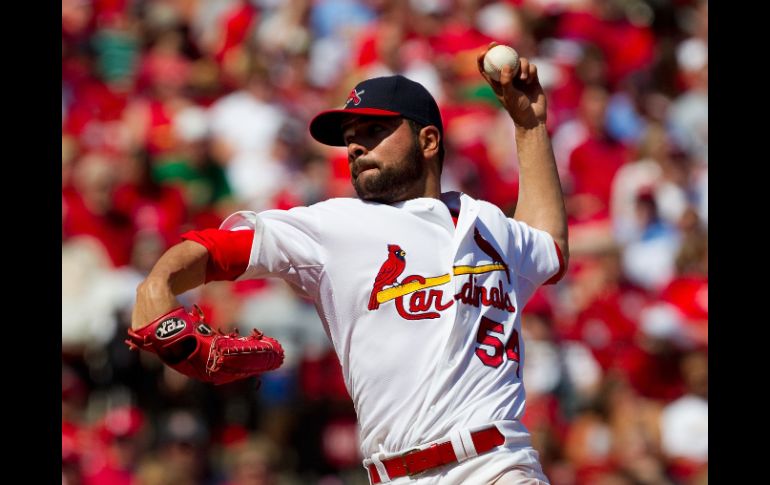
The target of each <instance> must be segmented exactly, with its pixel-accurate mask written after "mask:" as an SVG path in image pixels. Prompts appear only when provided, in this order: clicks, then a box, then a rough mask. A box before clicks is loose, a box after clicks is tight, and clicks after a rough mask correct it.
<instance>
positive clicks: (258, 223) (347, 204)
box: [221, 192, 563, 456]
mask: <svg viewBox="0 0 770 485" xmlns="http://www.w3.org/2000/svg"><path fill="white" fill-rule="evenodd" d="M450 209H452V210H454V211H459V217H457V221H456V225H455V223H453V220H452V215H451V214H450ZM221 229H223V230H242V229H248V230H253V231H254V238H253V241H252V243H251V253H250V255H249V261H248V267H247V268H246V270H245V271H244V272H243V274H241V275H240V276H239V277H238V279H241V280H242V279H252V278H262V277H267V276H275V277H279V278H283V279H285V280H286V281H288V282H289V283H290V284H291V285H292V287H293V288H295V289H296V290H297V291H298V292H299V293H301V294H303V295H304V296H308V297H310V298H311V299H312V300H313V301H314V302H315V305H316V308H317V311H318V314H319V316H320V318H321V321H322V324H323V326H324V329H325V330H326V332H327V334H328V335H329V338H330V339H331V342H332V344H333V345H334V348H335V350H336V352H337V355H338V356H339V360H340V363H341V365H342V371H343V376H344V379H345V384H346V386H347V388H348V391H349V392H350V395H351V397H352V399H353V402H354V404H355V409H356V412H357V414H358V420H359V424H360V432H361V451H362V453H363V454H364V456H370V455H372V454H373V453H375V452H379V451H383V452H388V453H390V452H399V451H405V450H408V449H410V448H411V447H414V446H417V445H419V444H422V443H426V442H428V441H432V440H435V439H439V438H442V437H445V436H447V434H448V433H449V432H450V431H452V430H455V429H458V428H468V427H474V426H480V425H484V424H487V423H491V422H501V421H502V422H505V423H506V426H503V427H501V429H503V430H504V434H506V439H508V438H511V437H514V438H516V439H519V438H522V437H525V438H526V437H528V433H527V431H526V429H525V428H524V427H523V425H521V423H520V418H521V416H522V413H523V411H524V402H525V399H524V398H525V396H524V389H523V387H522V384H521V381H522V374H521V373H522V369H523V359H524V355H525V353H524V342H523V341H522V340H521V339H520V333H521V319H520V313H521V308H522V307H523V306H524V305H525V304H526V302H527V301H528V299H529V298H530V297H531V296H532V294H533V293H534V291H535V290H536V288H537V287H538V286H540V285H541V284H543V283H545V282H546V281H549V280H550V281H551V282H553V281H555V280H556V279H558V277H560V276H561V274H562V272H563V262H562V261H561V255H560V254H559V251H558V247H557V246H556V245H555V243H554V241H553V239H552V238H551V236H550V235H549V234H547V233H546V232H544V231H540V230H537V229H534V228H532V227H529V226H528V225H526V224H524V223H522V222H519V221H515V220H513V219H510V218H507V217H505V215H504V214H503V213H502V212H501V211H500V209H498V208H497V207H495V206H494V205H492V204H489V203H486V202H483V201H477V200H474V199H473V198H471V197H469V196H467V195H465V194H460V193H457V192H448V193H444V194H442V197H441V200H437V199H430V198H418V199H412V200H408V201H405V202H399V203H395V204H392V205H386V204H377V203H370V202H365V201H362V200H359V199H331V200H328V201H325V202H321V203H318V204H315V205H313V206H310V207H298V208H294V209H291V210H288V211H281V210H270V211H265V212H261V213H259V214H257V213H254V212H237V213H235V214H233V215H231V216H230V217H228V218H227V219H226V220H225V222H224V223H223V224H222V226H221ZM235 259H244V258H235ZM382 272H386V273H387V278H385V277H383V276H380V278H379V280H378V279H377V278H378V275H380V274H381V273H382ZM376 282H378V283H377V284H376ZM373 301H376V302H377V304H373V303H372V302H373ZM514 441H516V440H514ZM517 442H521V441H517Z"/></svg>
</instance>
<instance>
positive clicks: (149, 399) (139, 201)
mask: <svg viewBox="0 0 770 485" xmlns="http://www.w3.org/2000/svg"><path fill="white" fill-rule="evenodd" d="M491 41H497V42H499V43H504V44H509V45H512V46H515V47H516V49H517V50H518V51H519V53H520V54H521V55H522V56H525V57H528V58H530V59H532V60H533V61H534V62H535V63H536V64H537V66H538V73H539V76H540V82H541V83H542V84H543V86H544V88H545V89H546V92H547V96H548V109H549V116H548V123H549V125H548V128H549V131H550V133H551V136H552V140H553V145H554V151H555V155H556V160H557V164H558V168H559V173H560V177H561V181H562V186H563V188H564V191H565V197H566V205H567V211H568V216H569V225H570V247H571V254H572V258H571V264H570V268H569V272H568V274H567V275H566V277H565V278H564V279H563V280H562V281H561V282H560V283H559V284H557V285H555V286H551V287H544V288H541V289H540V290H538V292H537V293H536V295H535V297H534V298H533V300H532V301H531V302H530V304H529V305H527V307H526V308H525V309H524V310H523V332H524V339H525V345H526V350H525V352H526V360H525V362H526V364H525V368H524V382H525V386H526V390H527V409H526V413H525V416H524V423H525V424H526V425H527V427H528V428H529V430H530V431H531V432H532V436H533V442H534V445H535V448H536V449H537V450H538V451H539V453H540V457H541V460H542V463H543V466H544V469H545V471H546V474H547V475H548V476H549V477H550V479H551V482H552V483H553V484H554V485H584V484H597V485H653V484H655V485H658V484H660V485H691V484H692V485H699V484H705V483H707V470H708V327H707V325H708V238H707V234H708V232H707V231H708V2H707V1H704V0H497V1H494V0H154V1H153V0H144V1H143V0H62V477H63V480H62V483H63V484H67V485H73V484H84V485H93V484H107V485H121V484H126V485H129V484H131V485H172V484H173V485H257V484H304V483H319V484H324V485H331V484H365V483H368V482H367V478H366V474H365V472H364V469H363V467H362V466H361V459H362V457H361V456H359V450H358V442H357V439H358V438H357V431H356V420H355V413H354V410H353V406H352V404H351V401H350V398H349V396H348V394H347V392H346V390H345V387H344V384H343V382H342V378H341V375H340V369H339V363H338V361H337V357H336V355H335V354H334V352H333V350H332V349H331V346H330V344H329V342H328V339H327V337H326V335H325V334H324V331H323V329H322V326H321V324H320V320H319V319H318V316H317V315H316V313H315V309H314V307H313V306H312V305H311V304H310V303H309V302H307V301H305V300H302V299H300V298H298V297H296V296H295V295H294V294H293V293H292V292H291V290H290V289H289V288H288V287H287V286H286V285H285V284H283V283H282V282H279V281H274V280H265V281H248V282H239V283H229V282H220V283H211V284H208V285H206V286H204V287H202V288H200V289H196V290H193V291H190V292H188V293H187V294H185V295H183V297H182V301H183V303H185V304H186V305H188V306H190V305H192V304H193V303H197V304H198V305H199V306H200V307H201V308H202V309H203V310H204V312H205V313H206V315H208V317H209V320H210V322H211V323H212V325H214V326H216V327H219V328H221V329H223V330H225V331H230V330H234V329H239V330H240V331H241V333H248V331H249V330H250V329H251V328H258V329H261V330H262V331H263V332H265V333H267V334H268V335H271V336H274V337H276V338H278V339H279V340H281V342H282V343H284V347H285V350H286V363H285V364H284V366H283V367H282V368H281V369H280V370H278V371H276V372H272V373H269V374H265V375H264V376H262V377H261V378H260V379H258V380H257V379H249V380H246V381H242V382H238V383H233V384H228V385H225V386H221V387H217V388H214V387H212V386H208V385H204V384H201V383H198V382H195V381H192V380H189V379H187V378H185V377H184V376H181V375H180V374H178V373H176V372H174V371H172V370H170V369H169V368H166V367H164V366H162V365H161V364H160V362H159V361H158V360H157V359H156V358H154V356H151V355H141V354H140V353H138V352H131V351H130V350H129V349H128V347H127V346H126V345H125V344H124V343H123V339H124V336H125V332H126V329H127V328H128V326H129V321H130V312H131V307H132V304H133V299H134V294H135V289H136V285H137V284H138V283H139V281H141V279H142V278H143V277H144V275H146V274H147V273H148V271H149V270H150V268H151V267H152V265H153V264H154V262H155V261H156V260H157V258H158V257H159V256H160V254H162V252H163V251H164V250H165V249H167V248H168V247H170V246H171V245H173V244H175V243H176V242H179V241H180V239H179V235H180V234H181V233H183V232H184V231H186V230H190V229H203V228H209V227H217V226H218V224H219V223H220V222H221V221H222V220H223V218H224V217H226V216H227V215H228V214H230V213H232V212H234V211H236V210H244V209H247V210H255V211H260V210H264V209H269V208H282V209H286V208H290V207H294V206H298V205H309V204H313V203H315V202H318V201H321V200H324V199H326V198H330V197H347V196H354V195H355V194H354V192H353V190H352V187H351V186H350V181H349V174H348V172H347V162H346V153H345V150H344V149H340V148H332V147H326V146H322V145H320V144H318V143H316V142H315V141H313V140H312V138H310V136H309V134H308V131H307V125H308V123H309V121H310V119H311V118H312V116H314V115H315V114H316V113H317V112H319V111H320V110H323V109H328V108H330V107H338V106H341V105H342V104H343V103H344V100H345V98H346V97H347V94H348V92H349V90H350V89H351V87H352V86H353V85H354V84H355V83H356V82H358V81H359V80H361V79H364V78H367V77H374V76H378V75H387V74H392V73H401V74H404V75H405V76H407V77H409V78H411V79H414V80H416V81H418V82H420V83H422V84H423V85H424V86H426V87H427V88H428V89H429V90H430V92H431V93H432V94H433V95H434V96H435V97H436V99H437V101H438V103H439V106H440V109H441V112H442V117H443V120H444V126H445V135H446V138H445V145H446V160H445V163H444V173H443V178H442V184H443V188H444V190H461V191H463V192H466V193H468V194H470V195H471V196H473V197H477V198H481V199H485V200H488V201H490V202H493V203H495V204H497V205H498V206H500V207H501V208H502V209H503V210H504V211H505V212H506V213H507V214H509V215H512V214H513V212H514V210H515V206H516V199H517V195H518V162H517V157H516V147H515V145H514V137H513V130H514V128H513V123H512V122H511V120H510V118H509V117H508V115H507V114H506V113H505V112H504V111H502V110H501V108H500V106H499V103H498V101H497V100H496V98H495V97H494V94H493V93H492V91H491V89H490V88H489V87H488V86H487V85H486V83H485V82H484V81H483V80H482V78H481V77H480V75H479V74H478V71H477V68H476V61H475V58H476V54H477V53H478V52H480V51H481V50H482V49H483V48H484V47H485V46H486V45H487V44H488V43H489V42H491Z"/></svg>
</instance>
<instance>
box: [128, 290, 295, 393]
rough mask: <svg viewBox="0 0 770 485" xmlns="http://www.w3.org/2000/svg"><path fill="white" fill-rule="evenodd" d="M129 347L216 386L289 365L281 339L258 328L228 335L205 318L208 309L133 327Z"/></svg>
mask: <svg viewBox="0 0 770 485" xmlns="http://www.w3.org/2000/svg"><path fill="white" fill-rule="evenodd" d="M128 337H129V338H128V339H127V340H126V341H125V342H126V343H127V344H128V346H129V347H130V348H131V349H132V350H134V349H142V350H146V351H148V352H152V353H154V354H157V355H158V357H160V359H161V360H162V361H163V363H165V364H166V365H168V366H169V367H172V368H173V369H176V370H177V371H179V372H181V373H182V374H184V375H186V376H188V377H192V378H194V379H198V380H200V381H203V382H207V383H212V384H216V385H219V384H226V383H228V382H232V381H236V380H239V379H245V378H247V377H250V376H254V375H258V374H261V373H262V372H266V371H271V370H275V369H277V368H278V367H280V366H281V364H283V348H282V347H281V344H280V343H278V341H277V340H275V339H274V338H271V337H267V336H265V335H263V334H262V333H261V332H259V331H257V330H252V332H251V335H249V336H246V337H242V336H240V335H239V334H238V332H237V331H236V332H233V333H230V334H224V333H222V332H221V331H219V330H216V329H212V328H211V327H209V326H208V325H207V324H206V323H205V322H204V321H203V312H202V311H201V309H200V308H198V306H197V305H196V306H195V312H192V311H191V312H189V313H188V312H187V311H186V310H185V309H184V307H179V308H177V309H175V310H172V311H170V312H168V313H166V314H165V315H163V316H161V317H159V318H157V319H155V320H154V321H153V322H152V323H151V324H149V325H147V326H146V327H142V328H140V329H139V330H136V331H135V330H133V329H129V330H128Z"/></svg>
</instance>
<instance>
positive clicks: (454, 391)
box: [132, 44, 568, 484]
mask: <svg viewBox="0 0 770 485" xmlns="http://www.w3.org/2000/svg"><path fill="white" fill-rule="evenodd" d="M492 45H493V44H491V45H490V47H491V46H492ZM485 52H486V50H485V51H484V52H481V53H480V54H479V55H478V59H477V60H478V63H479V71H480V72H481V75H482V76H483V77H484V79H486V81H487V82H488V83H489V84H490V85H491V86H492V88H493V89H494V91H495V93H496V94H497V97H498V99H499V100H500V102H501V103H502V105H503V107H504V108H505V109H506V110H507V112H508V113H509V114H510V116H511V118H512V119H513V122H514V124H515V127H516V135H515V136H516V146H517V150H518V155H519V160H520V177H521V180H520V182H521V183H520V185H521V189H520V194H519V200H518V204H517V208H516V213H515V215H514V218H513V219H511V218H506V217H505V216H504V215H503V213H502V212H501V211H500V209H499V208H497V207H495V206H493V205H491V204H489V203H487V202H484V201H480V200H474V199H473V198H471V197H469V196H468V195H466V194H462V193H457V192H442V191H441V187H440V176H441V168H442V162H443V156H444V150H443V135H444V133H443V125H442V122H441V116H440V114H439V110H438V107H437V105H436V102H435V100H434V99H433V97H432V96H431V95H430V93H428V91H427V90H426V89H425V88H424V87H422V86H421V85H420V84H418V83H415V82H413V81H411V80H409V79H407V78H405V77H402V76H389V77H380V78H374V79H368V80H365V81H363V82H361V83H359V84H358V85H356V86H355V87H354V88H353V90H352V91H351V92H350V95H349V97H348V98H347V101H346V103H345V106H344V108H342V109H337V110H331V111H325V112H322V113H320V114H319V115H317V116H316V117H315V118H314V119H313V120H312V122H311V124H310V133H311V135H312V136H313V137H314V138H315V139H316V140H318V141H319V142H321V143H324V144H327V145H333V146H345V147H347V152H348V163H349V167H350V174H351V181H352V184H353V186H354V187H355V190H356V193H357V195H358V197H357V198H338V199H331V200H327V201H324V202H320V203H318V204H315V205H312V206H310V207H297V208H294V209H291V210H288V211H284V210H268V211H264V212H261V213H254V212H248V211H244V212H237V213H235V214H232V215H231V216H230V217H228V218H227V219H226V220H225V221H224V222H223V223H222V225H221V227H220V228H219V229H207V230H203V231H197V232H190V233H186V234H185V235H183V239H185V240H184V241H183V242H182V243H180V244H178V245H176V246H174V247H172V248H171V249H170V250H169V251H168V252H166V253H165V254H164V255H163V256H162V257H161V258H160V260H159V261H158V263H157V264H156V265H155V267H154V268H153V270H152V271H151V273H150V274H149V276H148V277H147V279H146V280H145V281H144V282H143V283H142V284H141V285H140V286H139V288H138V291H137V302H136V307H135V309H134V313H133V319H132V327H133V330H132V332H134V333H141V332H142V330H143V328H144V327H146V326H148V325H157V324H158V322H159V321H162V322H161V323H163V326H162V327H158V328H159V330H158V331H159V332H160V335H162V336H164V337H165V336H166V335H169V334H170V333H171V334H173V333H174V332H176V331H177V330H176V329H177V328H179V327H180V326H182V327H183V326H184V325H183V324H180V323H179V322H176V321H173V320H169V317H168V315H170V314H173V315H176V318H182V317H183V316H184V309H182V308H180V305H179V302H178V301H177V299H176V295H178V294H180V293H182V292H184V291H186V290H189V289H191V288H194V287H196V286H198V285H201V284H203V283H204V282H208V281H212V280H243V279H251V278H263V277H267V276H273V277H279V278H282V279H284V280H285V281H287V282H288V283H289V284H290V285H291V286H292V287H293V288H294V289H295V290H296V291H297V292H298V293H300V294H302V295H305V296H307V297H309V298H311V299H312V300H313V301H314V302H315V305H316V308H317V310H318V314H319V316H320V317H321V321H322V323H323V326H324V329H325V330H326V332H327V334H328V336H329V338H330V340H331V342H332V343H333V345H334V349H335V351H336V352H337V355H338V357H339V360H340V363H341V365H342V371H343V375H344V379H345V384H346V385H347V389H348V391H349V393H350V395H351V397H352V399H353V402H354V405H355V409H356V413H357V415H358V420H359V425H360V436H361V451H362V453H363V456H364V457H365V459H364V462H363V466H364V468H365V469H366V471H367V473H368V475H369V479H370V482H371V483H372V484H377V483H392V484H404V483H418V484H434V483H435V484H438V483H441V484H491V483H495V484H544V483H548V481H547V478H546V477H545V476H544V474H543V471H542V468H541V466H540V464H539V462H538V455H537V452H536V451H535V450H534V449H533V448H532V447H531V443H530V437H529V433H528V432H527V430H526V429H525V427H524V426H523V425H522V424H521V421H520V418H521V416H522V414H523V412H524V401H525V399H524V388H523V387H522V377H523V376H522V372H523V368H524V365H523V364H524V357H525V352H524V342H523V341H522V339H521V319H520V316H521V309H522V308H523V307H524V305H525V304H526V303H527V300H528V299H529V298H530V297H531V296H532V294H533V292H534V291H535V289H536V288H537V287H538V286H540V285H541V284H544V283H548V282H555V281H557V280H558V279H559V278H560V277H561V276H562V275H563V274H564V272H565V270H566V265H567V258H568V248H567V227H566V217H565V210H564V204H563V199H562V192H561V187H560V184H559V179H558V176H557V172H556V165H555V162H554V158H553V152H552V148H551V144H550V140H549V136H548V133H547V131H546V128H545V121H546V100H545V96H544V94H543V89H542V87H541V86H540V83H539V81H538V77H537V69H536V67H535V66H534V65H533V64H531V63H530V62H528V60H527V59H525V58H522V59H521V66H520V69H519V71H518V73H517V74H516V76H514V75H513V73H512V71H511V69H510V68H509V67H505V68H503V71H502V75H501V78H500V81H499V82H497V81H493V80H492V79H490V78H489V77H488V76H487V75H486V74H484V71H483V57H484V54H485ZM500 142H501V143H506V142H507V141H506V140H501V141H500ZM174 312H176V313H174ZM169 321H171V323H168V322H169ZM175 322H176V323H175ZM195 322H198V320H195ZM209 331H210V330H209ZM271 359H273V358H272V357H271ZM281 359H282V356H281ZM177 360H178V359H177ZM274 361H275V359H273V360H271V365H275V362H274ZM199 365H200V364H199Z"/></svg>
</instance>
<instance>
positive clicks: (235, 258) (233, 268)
mask: <svg viewBox="0 0 770 485" xmlns="http://www.w3.org/2000/svg"><path fill="white" fill-rule="evenodd" d="M181 237H182V239H184V240H186V241H195V242H197V243H199V244H202V245H203V246H205V247H206V249H207V250H208V252H209V260H208V263H206V283H208V282H209V281H233V280H235V279H236V278H238V277H239V276H240V275H242V274H243V273H244V272H245V271H246V268H248V266H249V259H250V257H251V244H252V242H253V240H254V231H248V230H247V231H226V230H222V229H204V230H202V231H188V232H186V233H184V234H182V236H181Z"/></svg>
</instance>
